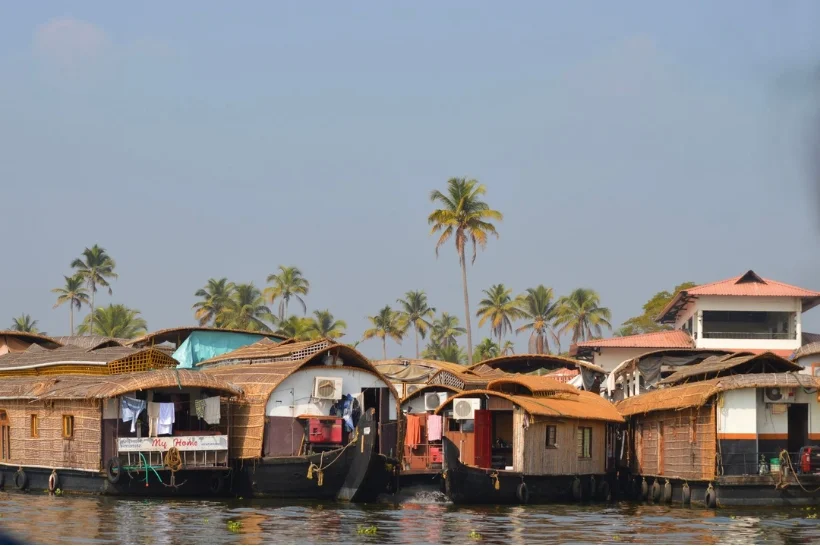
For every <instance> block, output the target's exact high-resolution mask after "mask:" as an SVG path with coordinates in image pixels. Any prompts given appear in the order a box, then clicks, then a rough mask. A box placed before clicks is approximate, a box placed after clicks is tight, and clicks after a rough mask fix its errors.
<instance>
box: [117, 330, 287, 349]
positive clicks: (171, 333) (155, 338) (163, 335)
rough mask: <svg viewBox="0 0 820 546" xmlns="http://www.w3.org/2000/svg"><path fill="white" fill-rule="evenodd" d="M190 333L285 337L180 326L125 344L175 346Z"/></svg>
mask: <svg viewBox="0 0 820 546" xmlns="http://www.w3.org/2000/svg"><path fill="white" fill-rule="evenodd" d="M192 332H228V333H231V332H233V333H236V334H255V335H259V336H262V337H267V338H270V339H272V340H276V341H285V339H286V338H285V336H280V335H276V334H274V333H273V332H259V331H256V330H239V329H234V328H215V327H212V326H180V327H177V328H165V329H164V330H157V331H156V332H150V333H148V334H145V335H144V336H140V337H138V338H135V339H132V340H130V341H128V342H126V344H127V345H130V346H131V347H145V346H147V345H159V344H160V343H167V342H172V343H174V344H176V345H179V344H181V343H182V342H183V341H185V340H186V339H187V338H188V336H190V335H191V333H192Z"/></svg>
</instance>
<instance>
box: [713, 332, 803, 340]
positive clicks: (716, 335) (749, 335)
mask: <svg viewBox="0 0 820 546" xmlns="http://www.w3.org/2000/svg"><path fill="white" fill-rule="evenodd" d="M701 337H702V338H704V339H797V338H796V337H795V334H790V333H788V332H774V333H772V332H701Z"/></svg>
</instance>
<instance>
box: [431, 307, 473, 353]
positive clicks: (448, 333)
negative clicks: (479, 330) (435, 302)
mask: <svg viewBox="0 0 820 546" xmlns="http://www.w3.org/2000/svg"><path fill="white" fill-rule="evenodd" d="M465 332H466V330H465V329H464V328H462V327H461V326H459V325H458V317H456V316H453V315H451V314H449V313H442V314H441V317H439V318H438V319H437V320H434V321H433V327H432V328H431V334H430V338H431V340H432V341H433V342H434V344H437V345H441V346H442V347H448V346H450V345H455V344H456V338H457V337H458V336H460V335H463V334H464V333H465Z"/></svg>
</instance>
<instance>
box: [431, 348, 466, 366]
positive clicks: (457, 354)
mask: <svg viewBox="0 0 820 546" xmlns="http://www.w3.org/2000/svg"><path fill="white" fill-rule="evenodd" d="M438 360H442V361H444V362H452V363H453V364H464V363H466V362H468V360H467V355H466V354H464V349H462V348H461V347H459V346H458V345H448V346H447V347H442V348H441V349H440V350H439V353H438Z"/></svg>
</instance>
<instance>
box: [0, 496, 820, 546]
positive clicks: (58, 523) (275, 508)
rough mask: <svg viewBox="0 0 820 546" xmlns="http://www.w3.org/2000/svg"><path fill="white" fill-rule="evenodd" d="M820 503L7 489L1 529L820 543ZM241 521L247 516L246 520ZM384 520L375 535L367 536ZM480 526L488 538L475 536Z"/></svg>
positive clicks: (115, 534)
mask: <svg viewBox="0 0 820 546" xmlns="http://www.w3.org/2000/svg"><path fill="white" fill-rule="evenodd" d="M816 511H817V510H816V509H812V510H811V511H806V510H802V509H789V510H761V509H742V510H741V509H736V510H717V511H715V510H699V509H689V508H670V507H662V506H640V505H633V504H627V503H623V504H614V505H609V506H606V505H591V506H578V505H557V506H556V505H552V506H527V507H518V506H515V507H466V508H465V507H458V508H456V507H454V506H452V505H449V504H444V503H440V502H433V501H430V502H424V501H422V500H421V499H414V500H413V501H410V502H406V503H404V504H402V505H400V506H395V505H387V504H374V505H350V504H333V503H287V504H283V503H276V502H266V501H259V500H237V501H230V502H216V501H204V500H176V501H174V500H171V501H159V500H127V499H126V500H124V499H110V498H101V497H54V496H48V495H45V494H21V493H13V492H5V493H0V526H1V527H2V529H3V530H4V531H6V532H10V533H12V534H13V535H15V536H16V537H17V538H18V539H21V540H24V541H29V542H39V543H57V544H70V543H78V542H79V543H91V544H95V543H99V544H115V543H131V544H139V543H158V544H197V543H201V544H265V543H274V544H276V543H294V542H295V543H329V542H330V543H373V544H376V543H460V544H464V543H466V544H481V543H485V544H498V543H544V544H549V543H556V542H576V543H577V542H605V543H654V544H663V543H703V544H712V543H730V544H748V543H777V544H782V543H786V544H818V543H820V520H818V519H812V518H809V517H808V516H810V515H811V513H812V512H815V513H816ZM233 522H239V525H236V524H234V523H233ZM364 526H376V527H377V532H376V534H375V535H372V536H371V535H361V534H359V529H360V527H364ZM472 531H475V532H477V533H480V534H481V537H480V538H478V537H475V538H471V536H470V533H471V532H472Z"/></svg>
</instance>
